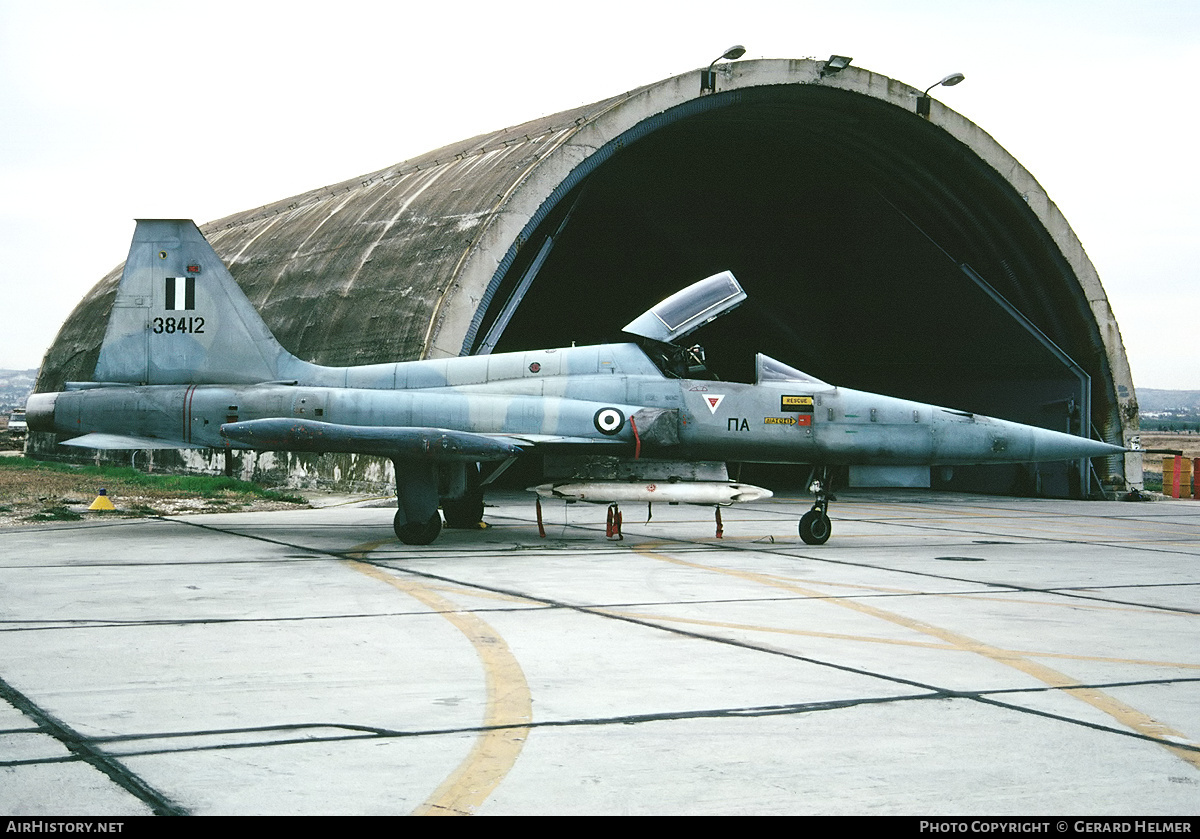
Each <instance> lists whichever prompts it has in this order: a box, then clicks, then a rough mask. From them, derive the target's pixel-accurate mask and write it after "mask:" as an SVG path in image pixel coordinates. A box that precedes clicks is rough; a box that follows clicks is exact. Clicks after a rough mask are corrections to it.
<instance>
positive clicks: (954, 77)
mask: <svg viewBox="0 0 1200 839" xmlns="http://www.w3.org/2000/svg"><path fill="white" fill-rule="evenodd" d="M965 78H966V76H964V75H963V74H962V73H951V74H950V75H949V76H946V78H944V79H942V80H941V81H936V82H934V83H933V84H931V85H930V86H929V87H927V88H925V92H924V93H922V94H921V95H920V96H918V97H917V116H921V117H925V119H929V103H930V102H932V101H933V100H932V99H930V98H929V91H931V90H933V89H934V88H935V87H937V86H938V85H942V86H944V87H954V86H955V85H956V84H958V83H959V82H961V81H962V80H963V79H965Z"/></svg>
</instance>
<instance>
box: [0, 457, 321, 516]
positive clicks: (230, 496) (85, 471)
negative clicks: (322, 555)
mask: <svg viewBox="0 0 1200 839" xmlns="http://www.w3.org/2000/svg"><path fill="white" fill-rule="evenodd" d="M101 488H103V489H104V490H105V491H106V492H107V494H108V496H109V498H111V499H112V500H113V503H114V504H115V505H116V506H117V509H116V510H111V511H99V512H98V513H97V512H87V513H84V514H83V515H80V513H77V512H73V511H72V510H71V509H69V508H70V506H71V505H74V506H75V507H76V509H78V508H79V507H80V506H85V505H87V504H90V503H91V500H92V499H93V498H95V497H96V496H97V495H99V494H100V490H101ZM0 499H3V501H4V505H3V506H4V507H5V508H7V509H5V510H3V511H2V513H3V514H2V515H0V524H5V523H7V524H13V523H16V522H18V521H26V522H49V521H79V520H80V519H81V518H94V517H96V516H97V515H99V516H105V515H107V516H116V517H128V516H156V515H173V514H177V513H180V512H184V513H203V512H228V511H231V510H238V509H255V508H256V507H257V508H261V507H263V506H264V505H272V504H277V503H281V504H296V505H306V504H307V502H306V501H305V500H304V499H303V498H302V497H300V496H299V495H296V494H295V493H289V492H278V491H276V490H272V489H267V488H266V487H263V486H260V485H258V484H256V483H253V482H252V481H239V480H236V479H234V478H226V477H224V476H219V475H173V474H169V473H163V474H147V473H145V472H138V471H137V470H136V469H131V468H129V467H128V466H99V467H98V466H94V465H90V464H89V465H86V466H84V465H74V464H67V463H50V462H45V461H37V460H29V459H26V458H24V457H5V458H0ZM276 509H277V508H276Z"/></svg>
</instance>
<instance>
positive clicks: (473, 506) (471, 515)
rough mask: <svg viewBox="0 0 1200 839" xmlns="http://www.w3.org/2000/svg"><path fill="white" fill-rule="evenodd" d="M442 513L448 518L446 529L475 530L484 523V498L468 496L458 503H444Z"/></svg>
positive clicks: (457, 501) (460, 499)
mask: <svg viewBox="0 0 1200 839" xmlns="http://www.w3.org/2000/svg"><path fill="white" fill-rule="evenodd" d="M442 512H443V513H444V514H445V516H446V527H456V528H460V529H464V530H474V529H476V528H477V527H479V523H480V522H481V521H483V496H482V495H478V496H475V497H471V496H470V495H468V496H467V497H465V498H459V499H458V500H456V501H443V502H442Z"/></svg>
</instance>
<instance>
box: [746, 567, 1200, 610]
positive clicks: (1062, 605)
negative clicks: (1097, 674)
mask: <svg viewBox="0 0 1200 839" xmlns="http://www.w3.org/2000/svg"><path fill="white" fill-rule="evenodd" d="M763 577H764V578H765V579H769V580H776V581H779V582H783V583H792V582H795V583H808V584H809V585H818V586H830V587H831V588H843V589H854V590H857V591H874V592H879V593H882V594H896V595H901V596H903V595H906V594H911V595H914V596H920V597H930V596H933V597H948V598H952V599H958V600H979V601H984V602H992V603H1022V604H1025V605H1028V606H1038V607H1040V608H1044V607H1046V606H1050V607H1052V608H1058V609H1082V610H1085V611H1092V612H1133V613H1135V614H1146V613H1147V612H1155V613H1161V614H1162V615H1163V616H1164V617H1180V618H1194V617H1195V615H1194V614H1191V613H1186V612H1180V611H1178V610H1175V609H1165V608H1163V607H1161V606H1115V605H1114V606H1105V605H1101V604H1099V603H1089V602H1088V601H1086V600H1078V599H1075V600H1068V601H1064V602H1055V603H1052V602H1047V601H1043V600H1026V599H1024V598H1021V597H1001V596H998V595H993V594H975V593H972V592H966V591H964V592H954V591H944V592H939V593H936V594H931V593H930V592H927V591H918V590H916V589H908V588H894V587H892V586H867V585H862V584H861V583H835V582H831V581H829V580H813V579H810V578H806V577H788V576H786V575H783V574H763ZM1076 591H1077V592H1078V593H1080V594H1089V593H1090V594H1095V595H1096V596H1097V597H1099V596H1100V595H1101V594H1103V592H1104V589H1087V588H1081V589H1076ZM1013 593H1014V594H1016V593H1017V591H1016V590H1014V591H1013ZM1045 593H1046V594H1047V595H1050V596H1055V595H1057V596H1059V597H1064V598H1069V597H1070V593H1069V592H1058V591H1053V590H1047V591H1046V592H1045ZM822 596H823V597H828V596H829V595H822Z"/></svg>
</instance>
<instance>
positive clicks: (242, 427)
mask: <svg viewBox="0 0 1200 839" xmlns="http://www.w3.org/2000/svg"><path fill="white" fill-rule="evenodd" d="M221 436H222V437H225V438H226V439H227V440H231V441H232V442H235V443H238V444H240V445H242V446H246V447H248V448H251V449H258V450H259V451H288V452H354V453H356V454H375V455H383V456H385V457H391V458H406V459H419V460H447V461H455V460H457V461H472V462H475V461H488V460H504V459H506V458H509V457H512V456H513V455H516V454H520V452H521V446H520V445H519V443H517V442H511V441H508V440H501V439H496V438H495V437H492V436H489V435H486V434H473V433H471V432H467V431H452V430H449V429H445V428H407V427H397V426H370V425H339V424H337V423H331V422H317V421H316V420H304V419H281V418H277V419H258V420H245V421H243V422H232V423H226V424H225V425H222V426H221Z"/></svg>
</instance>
